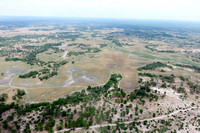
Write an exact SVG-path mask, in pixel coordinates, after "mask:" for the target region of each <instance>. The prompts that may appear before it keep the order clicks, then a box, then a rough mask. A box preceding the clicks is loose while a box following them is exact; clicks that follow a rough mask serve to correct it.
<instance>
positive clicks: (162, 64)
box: [137, 62, 172, 71]
mask: <svg viewBox="0 0 200 133" xmlns="http://www.w3.org/2000/svg"><path fill="white" fill-rule="evenodd" d="M158 67H169V68H172V67H171V66H169V65H167V64H164V63H161V62H154V63H152V64H148V65H146V66H143V67H140V68H138V69H137V70H138V71H142V70H155V69H156V68H158Z"/></svg>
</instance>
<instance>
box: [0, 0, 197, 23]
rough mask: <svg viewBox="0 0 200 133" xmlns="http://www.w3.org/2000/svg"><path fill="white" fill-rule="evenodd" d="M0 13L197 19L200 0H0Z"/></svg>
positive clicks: (10, 14) (3, 14)
mask: <svg viewBox="0 0 200 133" xmlns="http://www.w3.org/2000/svg"><path fill="white" fill-rule="evenodd" d="M0 16H48V17H56V16H57V17H95V18H133V19H170V20H193V21H194V20H198V21H200V0H0Z"/></svg>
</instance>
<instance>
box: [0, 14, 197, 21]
mask: <svg viewBox="0 0 200 133" xmlns="http://www.w3.org/2000/svg"><path fill="white" fill-rule="evenodd" d="M0 18H5V19H8V18H11V19H12V18H33V19H34V18H42V19H45V18H47V19H105V20H136V21H137V20H138V21H140V20H141V21H165V22H166V21H168V22H200V20H176V19H145V18H112V17H110V18H106V17H65V16H63V17H61V16H3V15H0ZM0 21H1V20H0Z"/></svg>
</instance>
